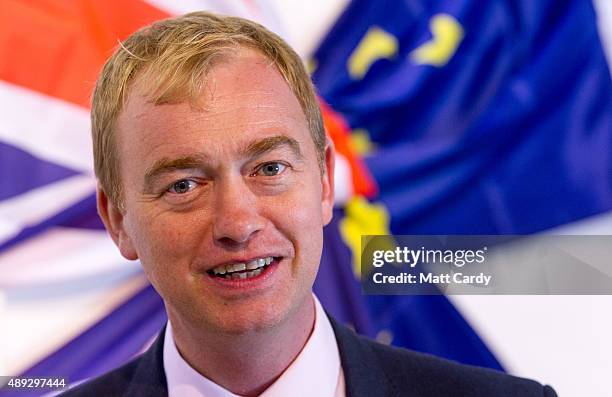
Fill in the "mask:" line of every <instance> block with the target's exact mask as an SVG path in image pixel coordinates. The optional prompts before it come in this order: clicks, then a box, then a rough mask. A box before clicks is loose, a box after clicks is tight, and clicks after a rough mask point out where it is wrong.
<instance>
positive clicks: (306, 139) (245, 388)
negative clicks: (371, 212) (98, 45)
mask: <svg viewBox="0 0 612 397" xmlns="http://www.w3.org/2000/svg"><path fill="white" fill-rule="evenodd" d="M92 131H93V141H94V158H95V171H96V175H97V177H98V179H99V187H98V209H99V213H100V216H101V217H102V219H103V221H104V224H105V226H106V228H107V230H108V232H109V233H110V235H111V237H112V238H113V240H114V241H115V243H116V244H117V246H118V247H119V250H120V251H121V253H122V255H123V256H124V257H126V258H128V259H134V260H135V259H139V260H140V261H141V263H142V266H143V268H144V271H145V273H146V275H147V277H148V278H149V280H150V281H151V283H152V284H153V286H154V287H155V289H156V290H157V291H158V292H159V294H160V295H161V296H162V298H163V299H164V303H165V307H166V311H167V313H168V318H169V321H168V324H167V326H166V327H165V329H164V330H163V331H162V332H161V334H160V335H159V337H158V339H157V340H156V342H154V344H153V346H152V347H151V348H150V349H149V350H148V351H147V352H146V353H144V355H142V356H140V357H138V358H136V359H135V360H133V361H132V362H130V363H128V364H126V365H125V366H123V367H121V368H119V369H117V370H115V371H112V372H110V373H109V374H106V375H103V376H102V377H100V378H97V379H94V380H93V381H91V382H89V383H86V384H84V385H81V386H79V387H77V388H76V389H74V390H72V391H69V392H68V395H83V396H91V395H94V396H95V395H104V396H106V395H108V396H138V395H142V396H156V395H159V396H162V395H170V396H234V395H244V396H257V395H263V396H269V397H270V396H330V397H331V396H345V395H348V396H394V395H398V396H399V395H405V396H411V395H414V396H476V395H487V396H492V395H500V396H510V395H512V396H514V395H520V396H554V395H555V394H554V392H553V391H552V389H550V388H548V387H545V388H544V387H542V386H541V385H539V384H538V383H536V382H534V381H530V380H526V379H519V378H514V377H511V376H508V375H504V374H501V373H498V372H494V371H490V370H485V369H478V368H475V367H469V366H463V365H460V364H456V363H452V362H449V361H445V360H441V359H438V358H434V357H431V356H427V355H422V354H418V353H414V352H410V351H407V350H401V349H395V348H390V347H387V346H383V345H379V344H376V343H374V342H371V341H368V340H366V339H362V338H360V337H358V336H356V335H355V334H354V333H352V332H351V331H350V330H348V329H347V328H345V327H344V326H342V325H339V324H337V323H335V322H334V321H333V319H330V318H328V317H327V316H326V314H325V312H324V311H323V309H322V308H321V306H320V304H319V303H318V301H317V300H316V298H315V297H314V296H313V294H312V285H313V283H314V279H315V276H316V273H317V269H318V265H319V261H320V257H321V251H322V245H323V239H322V236H323V233H322V229H323V226H325V225H326V224H327V223H328V222H329V221H330V219H331V216H332V208H333V171H334V150H333V145H332V143H331V142H330V141H329V140H328V139H326V136H325V132H324V129H323V124H322V120H321V114H320V111H319V108H318V104H317V99H316V96H315V93H314V89H313V87H312V84H311V82H310V79H309V77H308V74H307V73H306V71H305V70H304V67H303V65H302V63H301V61H300V59H299V57H298V56H297V55H296V54H295V52H293V50H291V48H289V47H288V46H287V44H285V43H284V42H283V41H282V40H281V39H280V38H279V37H277V36H276V35H274V34H272V33H270V32H268V31H267V30H265V29H264V28H263V27H261V26H259V25H257V24H255V23H253V22H250V21H247V20H243V19H240V18H232V17H220V16H215V15H212V14H208V13H203V12H199V13H192V14H187V15H185V16H182V17H178V18H173V19H169V20H165V21H161V22H158V23H155V24H153V25H151V26H149V27H146V28H144V29H142V30H140V31H138V32H136V33H135V34H133V35H132V36H131V37H130V38H128V39H127V40H126V41H125V42H124V43H123V44H122V45H121V48H119V49H118V50H117V51H116V52H115V54H114V55H113V56H112V57H111V58H110V59H109V61H108V62H107V63H106V65H105V67H104V69H103V71H102V74H101V76H100V78H99V80H98V83H97V85H96V89H95V92H94V96H93V108H92Z"/></svg>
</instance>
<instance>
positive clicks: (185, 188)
mask: <svg viewBox="0 0 612 397" xmlns="http://www.w3.org/2000/svg"><path fill="white" fill-rule="evenodd" d="M196 186H197V183H196V182H195V181H193V180H191V179H181V180H180V181H177V182H175V183H173V184H172V186H170V188H169V189H168V191H169V192H170V193H174V194H185V193H188V192H190V191H191V190H193V189H194V188H195V187H196Z"/></svg>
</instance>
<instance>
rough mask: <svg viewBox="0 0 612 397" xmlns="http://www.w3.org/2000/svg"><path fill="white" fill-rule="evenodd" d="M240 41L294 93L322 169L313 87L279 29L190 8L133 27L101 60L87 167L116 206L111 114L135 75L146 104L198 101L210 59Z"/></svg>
mask: <svg viewBox="0 0 612 397" xmlns="http://www.w3.org/2000/svg"><path fill="white" fill-rule="evenodd" d="M241 47H248V48H251V49H255V50H257V51H259V52H261V53H262V54H263V55H264V56H266V57H267V58H268V59H269V60H270V61H271V62H272V63H273V64H274V65H275V66H276V67H277V68H278V70H279V72H280V73H281V74H282V76H283V77H284V78H285V80H286V81H287V84H288V85H289V87H290V89H291V90H292V92H293V93H294V95H295V96H296V97H297V99H298V101H299V103H300V106H301V107H302V110H303V111H304V115H305V117H306V121H307V123H308V126H309V129H310V132H311V136H312V140H313V142H314V144H315V148H316V151H317V157H318V161H319V167H321V170H322V172H323V170H324V159H325V130H324V127H323V120H322V117H321V111H320V109H319V104H318V101H317V97H316V94H315V90H314V87H313V85H312V82H311V80H310V77H309V75H308V73H307V72H306V70H305V68H304V65H303V63H302V61H301V59H300V57H299V56H298V55H297V54H296V53H295V51H293V49H291V47H289V45H288V44H287V43H285V42H284V41H283V40H282V39H281V38H280V37H279V36H277V35H276V34H274V33H272V32H270V31H269V30H267V29H266V28H264V27H263V26H261V25H259V24H257V23H255V22H252V21H249V20H246V19H243V18H237V17H228V16H219V15H215V14H211V13H208V12H193V13H189V14H185V15H183V16H179V17H175V18H170V19H165V20H161V21H158V22H155V23H153V24H151V25H149V26H146V27H144V28H142V29H140V30H138V31H137V32H135V33H133V34H132V35H131V36H130V37H128V38H127V39H126V40H125V41H124V42H123V43H120V45H119V47H118V48H117V49H116V50H115V52H114V53H113V55H112V56H111V57H110V58H109V59H108V61H107V62H106V63H105V65H104V68H103V69H102V72H101V74H100V77H99V78H98V81H97V82H96V87H95V90H94V92H93V98H92V111H91V124H92V138H93V151H94V170H95V173H96V176H97V178H98V181H99V183H100V186H101V188H102V190H104V192H105V193H106V195H107V196H108V198H109V199H110V201H111V202H112V203H113V204H115V205H116V206H117V207H118V208H119V209H123V197H122V187H121V180H120V172H119V158H118V151H117V149H116V137H115V135H116V121H117V118H118V116H119V113H120V112H121V110H122V108H123V106H124V104H125V100H126V98H127V96H128V94H129V90H130V88H131V86H132V84H131V83H132V82H133V80H134V79H135V76H137V75H138V79H139V81H144V82H146V88H147V92H146V93H145V94H146V95H147V97H149V99H150V101H151V103H154V104H163V103H180V102H182V101H186V100H187V101H192V102H195V101H197V98H199V96H200V95H201V90H202V88H203V85H204V84H205V81H204V79H205V77H206V74H207V72H208V71H209V70H210V69H211V67H212V66H213V64H214V62H215V61H218V60H219V59H220V58H223V57H224V56H226V55H228V54H229V53H231V52H232V51H235V50H238V49H239V48H241Z"/></svg>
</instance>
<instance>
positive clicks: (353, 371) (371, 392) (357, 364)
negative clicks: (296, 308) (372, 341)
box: [328, 316, 400, 397]
mask: <svg viewBox="0 0 612 397" xmlns="http://www.w3.org/2000/svg"><path fill="white" fill-rule="evenodd" d="M328 317H329V320H330V321H331V324H332V327H333V329H334V333H335V334H336V341H337V342H338V349H339V350H340V361H341V363H342V371H343V372H344V379H345V383H346V395H347V397H383V396H385V397H388V396H399V395H400V394H399V392H398V391H397V389H396V386H395V382H394V381H393V379H391V378H390V377H389V376H388V375H387V374H386V373H385V372H384V371H383V369H382V368H383V366H382V365H380V363H379V362H378V361H379V358H378V356H377V355H376V353H375V352H374V351H373V350H372V347H371V346H370V345H369V344H367V343H366V342H364V341H363V340H362V339H360V337H359V336H357V335H356V334H355V333H354V332H353V331H352V330H350V329H349V328H347V327H345V326H344V325H341V324H339V323H338V322H336V320H334V319H333V318H332V317H331V316H328Z"/></svg>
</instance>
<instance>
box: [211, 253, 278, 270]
mask: <svg viewBox="0 0 612 397" xmlns="http://www.w3.org/2000/svg"><path fill="white" fill-rule="evenodd" d="M273 260H274V258H273V257H271V256H269V257H267V258H258V259H253V260H252V261H250V262H247V263H231V264H229V265H221V266H217V267H215V268H214V269H212V271H213V272H214V273H215V274H225V273H232V272H240V271H243V270H255V269H259V268H261V267H264V266H265V265H269V264H270V263H272V261H273Z"/></svg>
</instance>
